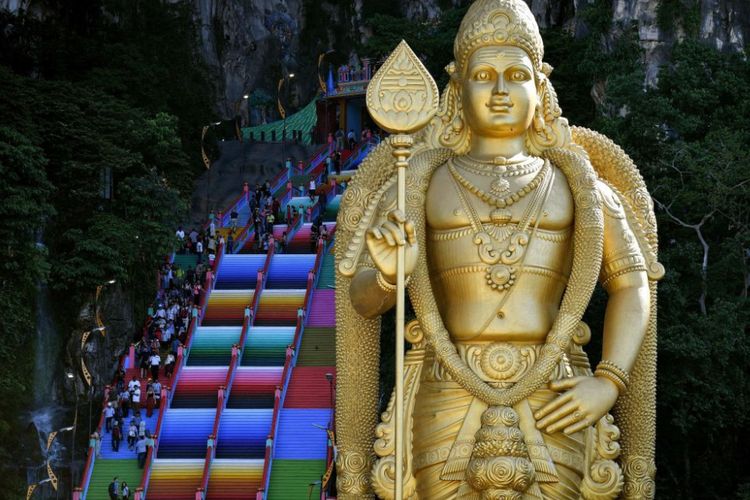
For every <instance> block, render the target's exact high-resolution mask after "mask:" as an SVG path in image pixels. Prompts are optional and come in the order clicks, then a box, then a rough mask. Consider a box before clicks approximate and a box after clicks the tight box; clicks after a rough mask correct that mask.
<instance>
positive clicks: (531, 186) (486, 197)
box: [448, 161, 550, 208]
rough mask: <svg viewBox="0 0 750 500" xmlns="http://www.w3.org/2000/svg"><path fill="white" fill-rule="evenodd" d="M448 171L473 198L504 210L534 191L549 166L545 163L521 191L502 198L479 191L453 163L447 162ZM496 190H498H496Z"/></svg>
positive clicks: (547, 171) (548, 169) (493, 188)
mask: <svg viewBox="0 0 750 500" xmlns="http://www.w3.org/2000/svg"><path fill="white" fill-rule="evenodd" d="M448 171H449V172H450V173H451V175H452V176H453V178H454V179H455V180H456V181H457V182H458V183H459V184H461V185H462V186H463V187H464V188H465V189H466V190H467V191H469V192H470V193H471V194H473V195H474V196H476V197H478V198H479V199H480V200H482V201H483V202H485V203H487V204H489V205H492V206H493V207H498V208H506V207H509V206H511V205H513V204H514V203H515V202H517V201H518V200H520V199H521V198H523V197H524V196H526V195H527V194H529V193H530V192H532V191H533V190H535V189H536V188H537V187H539V184H540V183H541V182H542V181H543V180H544V178H545V177H546V176H547V174H548V173H549V171H550V167H549V164H546V163H545V165H544V167H543V168H541V169H540V170H539V173H538V174H536V176H535V177H534V178H533V179H531V180H530V181H529V183H528V184H526V185H525V186H523V187H522V188H521V189H519V190H518V191H516V192H515V193H511V194H509V195H507V196H504V197H502V198H501V197H499V196H494V195H492V194H490V193H487V192H485V191H483V190H481V189H479V188H478V187H477V186H475V185H474V184H472V183H471V182H470V181H468V180H467V179H466V178H465V177H464V176H463V175H461V174H460V173H459V171H458V170H457V169H456V167H455V166H454V165H453V161H449V162H448ZM503 180H505V179H503ZM505 182H507V181H505ZM491 189H492V190H493V191H495V190H496V188H495V187H494V186H493V187H492V188H491ZM497 190H500V188H498V189H497Z"/></svg>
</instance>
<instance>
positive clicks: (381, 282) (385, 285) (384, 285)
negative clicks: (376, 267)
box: [375, 271, 411, 293]
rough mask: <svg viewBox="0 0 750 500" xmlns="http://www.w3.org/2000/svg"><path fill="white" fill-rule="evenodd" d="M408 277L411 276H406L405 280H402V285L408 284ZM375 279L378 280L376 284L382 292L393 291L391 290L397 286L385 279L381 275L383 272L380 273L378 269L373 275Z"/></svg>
mask: <svg viewBox="0 0 750 500" xmlns="http://www.w3.org/2000/svg"><path fill="white" fill-rule="evenodd" d="M410 278H411V276H409V277H408V278H406V280H405V281H404V285H408V284H409V279H410ZM375 281H377V282H378V286H379V287H380V289H381V290H383V291H384V292H388V293H393V292H395V291H396V288H397V287H396V285H394V284H392V283H389V282H388V281H387V280H386V279H385V276H383V273H381V272H380V271H378V272H377V274H376V275H375Z"/></svg>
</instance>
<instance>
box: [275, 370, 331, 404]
mask: <svg viewBox="0 0 750 500" xmlns="http://www.w3.org/2000/svg"><path fill="white" fill-rule="evenodd" d="M327 373H331V374H333V376H334V380H333V382H332V383H333V387H335V386H336V367H334V366H297V367H295V368H294V370H292V378H291V380H290V381H289V387H288V388H287V392H286V398H285V399H284V408H330V407H331V406H332V394H331V382H329V381H328V379H327V378H326V374H327Z"/></svg>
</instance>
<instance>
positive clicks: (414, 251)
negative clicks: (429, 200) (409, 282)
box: [365, 210, 419, 284]
mask: <svg viewBox="0 0 750 500" xmlns="http://www.w3.org/2000/svg"><path fill="white" fill-rule="evenodd" d="M401 223H403V227H404V230H403V231H402V230H401V229H400V228H399V224H401ZM404 233H406V234H404ZM365 239H366V241H367V250H369V252H370V257H371V258H372V261H373V263H374V264H375V267H377V268H378V270H379V271H380V272H381V273H382V275H383V278H385V280H386V281H388V282H389V283H391V284H395V283H396V259H397V253H398V247H399V246H405V249H404V250H405V257H406V258H405V266H404V275H405V277H407V278H408V277H409V275H411V273H412V272H413V271H414V267H415V266H416V264H417V255H418V253H419V247H418V245H417V238H416V234H415V232H414V223H413V222H412V221H410V220H407V219H406V216H405V215H404V213H403V212H401V211H400V210H391V211H390V212H388V217H387V220H386V221H385V222H384V223H383V224H382V225H380V226H377V227H373V228H370V229H368V230H367V234H366V236H365Z"/></svg>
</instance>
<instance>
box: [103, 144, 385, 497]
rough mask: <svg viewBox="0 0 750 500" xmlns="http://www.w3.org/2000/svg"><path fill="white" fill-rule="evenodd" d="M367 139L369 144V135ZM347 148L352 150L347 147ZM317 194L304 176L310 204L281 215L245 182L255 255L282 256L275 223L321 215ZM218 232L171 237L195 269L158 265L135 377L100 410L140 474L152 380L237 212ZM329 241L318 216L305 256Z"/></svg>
mask: <svg viewBox="0 0 750 500" xmlns="http://www.w3.org/2000/svg"><path fill="white" fill-rule="evenodd" d="M368 132H369V131H368ZM362 137H363V140H364V139H365V138H366V133H365V132H364V131H363V135H362ZM367 137H371V132H369V134H367ZM350 139H351V137H350ZM337 140H338V139H337ZM355 142H356V141H355ZM350 147H352V148H353V147H354V146H353V145H352V143H351V142H350ZM342 149H343V148H340V149H339V148H337V149H336V150H335V151H333V152H332V154H331V155H330V156H329V157H328V158H327V159H326V169H325V170H324V173H323V176H322V179H321V184H326V183H327V182H328V179H327V177H328V174H332V173H334V172H335V173H336V174H340V173H341V150H342ZM291 182H292V181H291V177H290V179H289V183H288V184H287V189H294V186H292V185H291ZM321 187H322V186H320V185H319V184H318V182H317V180H316V178H315V177H314V176H312V175H311V176H310V177H309V180H308V181H307V185H301V186H299V192H300V196H304V195H307V196H309V197H310V200H311V203H310V206H306V207H304V209H303V207H298V208H296V209H295V208H294V207H293V206H292V205H291V204H288V205H287V208H286V211H284V212H283V213H282V210H281V203H280V201H279V200H278V199H276V198H274V196H273V193H272V192H271V184H270V182H269V181H265V182H264V183H262V184H261V183H258V184H256V185H255V187H254V188H252V187H251V186H250V185H249V184H248V183H247V182H245V183H244V186H243V193H244V195H245V196H246V198H247V202H248V206H249V209H250V218H249V220H248V224H250V225H251V227H252V230H253V231H254V232H255V235H256V236H255V243H256V250H257V251H262V252H267V251H268V248H269V245H270V244H272V243H273V244H275V245H276V248H275V251H277V252H280V253H283V252H285V251H286V246H287V244H288V241H287V232H286V231H285V232H283V234H282V235H281V237H280V238H273V226H274V224H278V223H287V224H289V223H292V221H294V220H295V219H296V218H297V217H301V218H302V220H303V221H305V220H308V221H309V220H311V219H312V209H311V205H313V204H314V202H315V201H316V200H315V197H316V196H317V197H318V200H317V202H318V203H320V204H321V209H320V212H319V213H320V214H322V213H323V212H324V211H325V200H326V196H325V195H326V193H325V189H320V188H321ZM218 226H221V221H219V220H217V217H216V215H215V214H214V213H213V212H212V213H211V214H210V215H209V221H208V224H207V226H206V227H205V228H200V229H196V228H195V227H193V228H191V229H190V231H189V232H186V231H185V229H183V227H182V226H179V227H178V229H177V231H176V232H175V237H176V239H177V242H178V246H177V252H178V253H181V254H195V255H196V256H197V263H196V265H195V267H192V266H188V267H187V269H183V268H182V267H181V266H179V265H178V264H176V263H173V262H165V263H164V264H163V265H162V268H161V269H160V271H159V285H160V287H159V290H158V291H157V297H156V301H155V303H154V305H153V306H152V307H149V309H148V320H147V323H146V327H145V328H144V329H143V331H142V333H141V334H140V335H141V336H140V338H139V339H137V342H136V344H135V354H136V359H135V362H136V366H137V374H133V375H132V376H130V380H126V378H127V377H126V372H125V371H124V370H123V368H122V367H120V368H119V369H118V372H117V374H116V376H115V381H114V384H113V386H112V389H111V390H110V391H109V396H108V400H107V402H106V406H104V409H103V414H104V428H103V430H102V432H106V433H108V434H111V446H112V451H113V452H115V453H120V452H121V451H120V450H121V448H124V447H127V451H128V452H132V453H134V454H135V457H136V459H137V460H138V466H139V467H140V468H143V467H144V466H145V462H146V457H147V455H148V451H149V449H150V448H152V447H153V446H154V437H153V432H154V430H155V429H150V428H149V426H148V423H147V420H146V419H147V418H150V417H151V416H152V415H153V412H154V411H155V410H158V408H159V407H160V403H161V398H162V394H163V389H164V387H163V385H162V382H161V381H160V380H159V379H160V376H162V377H163V378H164V377H166V378H167V379H169V378H171V377H172V375H173V373H174V370H175V363H176V362H177V359H178V355H179V352H180V348H181V347H182V346H183V345H185V344H186V342H187V334H188V330H189V325H190V321H191V320H192V319H193V318H196V319H197V317H198V316H199V314H200V312H199V306H200V299H201V294H202V292H203V283H204V282H205V280H206V275H207V273H210V272H211V269H212V266H213V264H214V261H215V259H216V255H217V253H218V250H219V248H220V247H221V245H226V250H227V251H228V252H230V253H231V252H232V251H233V250H234V249H233V244H234V238H235V237H236V236H237V235H238V231H240V230H241V229H242V228H240V227H239V214H238V213H237V212H236V211H232V212H231V213H230V217H229V227H230V231H229V232H225V233H226V234H227V238H226V240H225V239H224V236H223V234H221V232H219V231H217V227H218ZM329 236H330V234H329V232H328V228H327V227H326V225H325V224H324V223H323V217H322V215H318V216H317V217H316V219H315V220H314V221H313V223H312V226H311V231H310V251H311V252H316V251H317V246H318V244H319V243H320V242H321V241H322V242H325V241H327V240H328V238H329ZM247 309H249V308H246V312H245V314H246V315H247V314H248V311H247ZM249 314H252V312H250V313H249ZM123 442H125V443H123ZM101 443H102V439H101V436H100V435H99V434H98V432H94V433H93V434H91V436H90V441H89V446H90V447H91V448H92V449H93V451H94V453H95V454H96V456H97V457H99V456H100V454H101ZM123 451H124V450H123ZM108 493H109V497H110V498H111V499H118V500H119V499H128V498H130V487H129V486H128V485H127V483H126V482H125V481H120V480H119V479H118V477H114V478H113V480H112V482H111V483H110V484H109V488H108Z"/></svg>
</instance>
